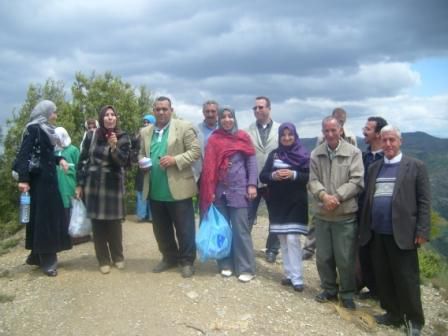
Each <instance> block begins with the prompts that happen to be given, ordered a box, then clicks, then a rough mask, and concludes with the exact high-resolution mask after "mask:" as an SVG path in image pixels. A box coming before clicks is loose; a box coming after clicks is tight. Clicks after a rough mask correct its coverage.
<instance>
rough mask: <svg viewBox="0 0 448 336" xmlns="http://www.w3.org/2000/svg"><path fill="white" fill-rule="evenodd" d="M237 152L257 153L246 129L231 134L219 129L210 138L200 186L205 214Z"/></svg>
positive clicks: (201, 201)
mask: <svg viewBox="0 0 448 336" xmlns="http://www.w3.org/2000/svg"><path fill="white" fill-rule="evenodd" d="M236 152H241V153H243V154H244V155H247V156H250V155H255V149H254V146H253V144H252V141H251V140H250V137H249V134H247V133H246V132H244V131H241V130H238V131H236V132H235V133H234V134H231V133H227V132H225V131H223V130H221V129H218V130H216V131H214V132H213V134H212V135H211V136H210V138H209V139H208V142H207V147H206V150H205V156H204V163H203V167H202V174H201V186H200V208H201V212H202V213H203V214H204V213H205V211H207V209H208V207H209V206H210V204H211V203H212V201H213V194H215V191H216V185H217V183H218V181H219V180H221V179H222V178H224V177H225V176H226V175H227V168H228V166H229V158H230V157H231V156H232V155H233V154H235V153H236Z"/></svg>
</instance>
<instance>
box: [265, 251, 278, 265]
mask: <svg viewBox="0 0 448 336" xmlns="http://www.w3.org/2000/svg"><path fill="white" fill-rule="evenodd" d="M275 259H277V255H276V254H275V253H274V252H266V261H267V262H268V263H271V264H273V263H275Z"/></svg>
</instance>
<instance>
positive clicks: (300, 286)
mask: <svg viewBox="0 0 448 336" xmlns="http://www.w3.org/2000/svg"><path fill="white" fill-rule="evenodd" d="M292 287H293V288H294V290H295V291H296V292H303V289H304V288H305V287H304V286H303V285H293V286H292Z"/></svg>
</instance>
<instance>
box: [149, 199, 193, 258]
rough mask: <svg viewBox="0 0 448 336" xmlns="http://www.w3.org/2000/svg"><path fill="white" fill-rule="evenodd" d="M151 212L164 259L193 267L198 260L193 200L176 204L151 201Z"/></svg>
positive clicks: (155, 233) (153, 226) (155, 234)
mask: <svg viewBox="0 0 448 336" xmlns="http://www.w3.org/2000/svg"><path fill="white" fill-rule="evenodd" d="M151 212H152V228H153V231H154V236H155V238H156V240H157V244H158V246H159V251H160V253H162V257H163V259H164V260H165V261H167V262H169V263H179V264H180V265H192V264H193V262H194V260H195V258H196V243H195V226H194V210H193V201H192V199H191V198H187V199H185V200H181V201H174V202H161V201H156V200H151ZM176 238H177V242H176Z"/></svg>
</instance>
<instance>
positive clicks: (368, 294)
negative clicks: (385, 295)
mask: <svg viewBox="0 0 448 336" xmlns="http://www.w3.org/2000/svg"><path fill="white" fill-rule="evenodd" d="M358 299H360V300H375V301H378V296H377V295H376V294H375V293H374V292H372V291H368V292H362V293H359V294H358Z"/></svg>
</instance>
